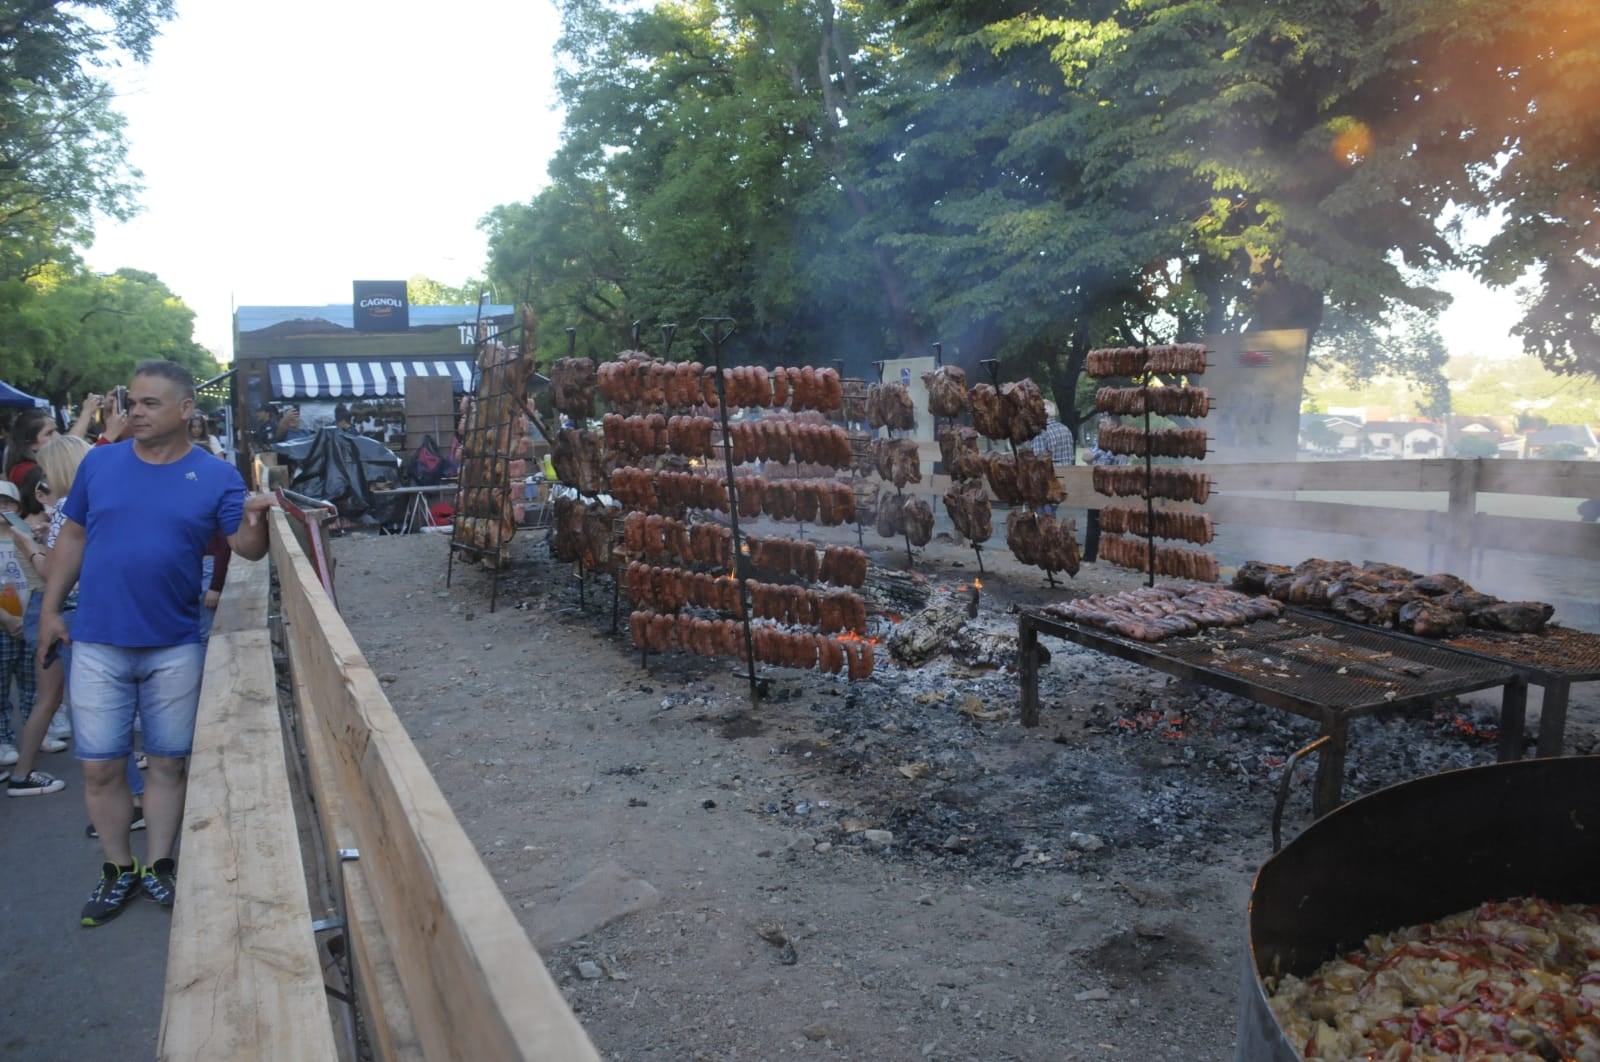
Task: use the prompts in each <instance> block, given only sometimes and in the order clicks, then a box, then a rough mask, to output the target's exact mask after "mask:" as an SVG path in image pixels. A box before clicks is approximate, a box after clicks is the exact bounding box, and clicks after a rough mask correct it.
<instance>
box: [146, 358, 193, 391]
mask: <svg viewBox="0 0 1600 1062" xmlns="http://www.w3.org/2000/svg"><path fill="white" fill-rule="evenodd" d="M133 374H134V375H135V376H157V377H160V378H161V379H163V380H171V381H172V382H173V383H175V384H177V385H178V390H180V391H182V392H183V397H185V398H188V399H191V400H192V399H193V398H194V373H192V372H190V371H189V370H188V369H185V368H184V367H183V366H182V365H179V364H178V363H177V362H175V361H164V360H162V359H161V358H146V359H145V360H144V361H141V362H140V363H139V364H138V366H137V367H136V368H135V369H134V370H133Z"/></svg>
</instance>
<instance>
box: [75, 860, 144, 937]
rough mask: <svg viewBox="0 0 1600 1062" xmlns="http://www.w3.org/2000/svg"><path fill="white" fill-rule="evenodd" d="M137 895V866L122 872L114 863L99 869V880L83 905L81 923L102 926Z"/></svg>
mask: <svg viewBox="0 0 1600 1062" xmlns="http://www.w3.org/2000/svg"><path fill="white" fill-rule="evenodd" d="M138 894H139V865H138V864H137V863H135V864H134V865H133V866H131V867H129V868H128V869H127V870H123V869H122V868H121V867H119V866H117V865H116V864H115V863H106V864H104V865H103V866H101V868H100V880H99V881H98V882H96V883H95V887H94V891H93V892H91V893H90V894H89V902H88V903H86V904H84V905H83V918H82V923H83V924H84V925H86V926H103V925H105V924H106V923H107V922H109V921H111V920H112V919H113V918H115V917H117V915H119V914H121V913H122V909H123V908H124V907H126V906H128V901H129V900H131V899H133V898H134V897H135V896H137V895H138Z"/></svg>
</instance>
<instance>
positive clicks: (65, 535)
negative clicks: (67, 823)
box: [35, 361, 275, 926]
mask: <svg viewBox="0 0 1600 1062" xmlns="http://www.w3.org/2000/svg"><path fill="white" fill-rule="evenodd" d="M193 412H194V377H193V376H192V375H191V374H190V373H189V371H188V370H187V369H185V368H183V367H182V366H181V365H177V364H175V363H173V362H170V361H145V362H141V363H140V364H139V366H138V368H137V369H135V370H134V376H133V383H132V386H131V387H129V389H128V430H129V432H130V434H131V435H132V439H131V440H130V441H128V442H123V443H117V444H115V445H112V446H102V447H98V448H96V449H95V450H93V451H92V452H91V453H90V454H89V455H88V456H87V457H86V458H84V461H83V464H82V465H81V466H80V467H79V469H78V478H77V479H76V480H75V481H74V482H73V484H72V491H71V493H70V494H68V496H67V500H66V501H65V502H64V503H63V510H64V512H65V518H64V522H63V523H62V526H61V532H60V535H59V536H58V538H57V540H56V546H55V549H54V551H53V553H52V556H51V558H50V578H49V582H48V584H47V586H46V588H45V594H44V605H43V616H42V618H41V620H40V630H39V639H40V643H41V644H40V647H38V648H36V649H35V653H36V655H37V657H38V659H39V660H40V662H41V663H42V662H43V659H44V656H45V647H46V646H48V645H52V644H54V643H55V642H57V641H61V642H65V643H66V644H67V646H69V647H70V648H71V650H72V665H71V666H72V673H71V678H70V682H71V686H72V708H73V715H74V721H73V722H74V728H75V731H76V738H75V740H76V746H77V747H76V753H77V756H78V760H79V761H80V762H81V763H82V765H83V777H84V799H85V803H86V804H87V806H88V810H89V818H90V821H91V822H92V823H93V825H94V828H95V830H96V832H97V833H98V834H99V839H100V846H101V848H102V850H103V851H104V855H105V861H104V863H103V865H102V866H101V868H100V878H99V880H98V881H97V882H96V883H95V887H94V891H93V892H92V893H91V894H90V896H89V901H88V902H87V903H86V904H85V905H84V908H83V913H82V915H81V916H80V919H79V922H80V924H81V925H84V926H100V925H104V924H105V923H106V922H108V921H110V920H111V919H113V918H115V917H116V916H117V915H118V914H120V913H121V912H122V911H123V910H124V909H125V908H126V906H127V904H128V903H129V901H131V900H132V899H133V898H134V897H136V896H137V895H138V894H139V893H141V892H143V893H144V894H145V895H146V896H148V897H150V899H152V900H154V901H155V902H156V903H158V904H160V905H161V906H163V907H171V906H172V903H173V900H174V898H175V896H176V893H177V870H178V868H177V863H176V861H175V860H174V859H173V847H174V844H175V842H176V841H177V835H178V826H179V823H180V822H181V821H182V819H183V803H184V796H185V791H186V787H187V774H186V768H187V761H188V757H189V751H190V748H191V746H192V745H193V742H194V727H195V714H196V711H197V709H198V707H199V701H200V678H201V672H202V670H203V668H204V662H205V651H204V650H203V649H202V648H201V645H200V615H199V611H200V608H201V603H200V599H201V595H200V558H201V555H202V554H203V553H204V551H205V547H206V542H207V540H208V539H209V538H210V537H211V535H212V533H213V532H216V531H219V530H220V531H221V532H222V534H223V535H225V536H226V537H227V540H228V543H229V545H230V546H231V547H232V548H233V551H234V552H235V553H237V554H239V555H240V556H242V557H244V558H246V559H247V560H259V559H261V558H262V557H263V556H265V555H266V552H267V523H266V519H265V517H266V512H267V510H268V509H270V508H272V507H273V506H274V505H275V500H274V498H273V497H272V495H258V496H255V497H251V498H247V497H246V496H245V485H244V480H243V479H242V478H240V476H239V473H238V471H237V470H236V469H235V468H234V467H233V466H232V465H230V464H228V463H227V462H226V461H218V460H217V459H216V458H214V457H211V456H210V455H208V454H206V453H204V452H202V451H201V450H199V449H197V448H196V447H194V446H193V445H191V444H190V442H189V439H188V420H189V416H190V414H192V413H193ZM80 578H81V585H80V588H79V597H80V600H81V602H82V607H81V608H80V609H79V610H78V616H77V619H76V621H75V622H74V624H73V626H72V628H71V629H70V630H69V629H68V627H67V624H66V621H65V620H64V619H63V616H62V606H63V604H64V603H65V601H66V598H67V593H68V591H69V589H70V588H71V587H72V585H73V584H74V583H79V582H80ZM136 718H137V719H138V720H139V721H140V723H141V725H142V729H143V737H144V751H145V754H146V756H147V758H148V760H149V765H150V766H149V773H148V775H147V776H146V778H145V821H146V822H147V824H148V832H147V833H146V835H145V836H146V855H145V859H144V861H143V862H142V863H141V862H140V861H139V860H136V859H135V858H134V856H133V847H132V843H131V838H130V835H129V828H130V825H131V816H132V812H131V808H132V802H131V798H130V796H129V793H128V786H127V782H126V778H125V772H126V768H127V760H128V758H129V756H131V755H132V753H133V742H132V735H133V723H134V720H135V719H136Z"/></svg>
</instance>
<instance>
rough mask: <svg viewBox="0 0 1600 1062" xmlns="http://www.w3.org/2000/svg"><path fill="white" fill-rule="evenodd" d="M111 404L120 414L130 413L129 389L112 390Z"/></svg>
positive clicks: (117, 388) (118, 388)
mask: <svg viewBox="0 0 1600 1062" xmlns="http://www.w3.org/2000/svg"><path fill="white" fill-rule="evenodd" d="M111 404H112V405H114V406H115V407H116V409H117V412H118V413H126V412H128V389H127V388H126V387H116V388H112V391H111Z"/></svg>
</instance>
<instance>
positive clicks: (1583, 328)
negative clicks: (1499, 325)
mask: <svg viewBox="0 0 1600 1062" xmlns="http://www.w3.org/2000/svg"><path fill="white" fill-rule="evenodd" d="M560 9H561V12H562V16H563V26H564V33H563V36H562V38H561V41H560V43H559V46H558V48H559V52H560V55H561V62H562V66H561V73H560V78H559V89H560V92H561V94H562V98H563V101H564V102H565V104H566V106H567V124H566V129H565V132H564V137H563V142H562V145H561V148H560V150H559V151H558V152H557V154H556V157H555V159H554V161H553V162H552V164H551V167H550V183H549V185H548V186H547V187H546V188H545V189H544V190H543V191H541V192H540V193H539V194H538V195H537V196H535V197H534V198H532V199H531V200H530V201H529V202H527V203H523V204H509V205H503V206H500V207H497V208H495V209H494V210H493V211H492V212H491V213H490V214H489V216H488V217H487V218H485V221H484V227H485V229H486V231H487V232H488V233H489V236H490V247H491V261H490V273H491V277H492V278H494V279H495V280H496V281H497V282H503V283H508V284H512V285H514V286H516V287H517V289H518V290H521V288H522V286H523V285H525V284H526V285H530V286H531V290H533V291H534V292H535V293H536V294H535V298H536V300H537V301H539V302H540V310H541V313H542V319H544V320H546V321H548V322H550V323H551V324H554V325H556V326H558V327H561V326H571V327H575V328H578V329H579V330H580V335H582V336H584V337H585V345H586V347H590V348H591V349H593V350H594V351H595V352H605V351H606V350H608V349H615V348H616V346H617V345H619V344H620V343H621V342H623V339H624V336H625V334H626V329H627V327H628V325H629V323H630V322H632V321H634V320H637V319H643V320H645V321H646V322H647V323H649V322H656V321H667V320H674V321H680V322H686V321H692V320H693V319H694V318H695V317H697V316H700V315H703V314H721V315H728V316H733V317H736V318H738V319H739V320H740V322H741V326H742V341H743V342H745V343H746V344H747V346H748V349H749V351H750V352H751V353H753V354H754V355H755V356H756V357H758V358H762V359H773V360H777V359H783V360H798V361H819V360H831V359H832V358H835V357H840V356H843V357H846V358H847V359H849V360H850V363H851V368H852V370H853V371H857V372H860V371H864V369H865V367H866V366H865V363H866V362H867V361H868V360H872V359H877V358H882V357H894V356H901V355H904V354H907V353H912V354H915V353H922V352H924V351H925V350H926V345H927V343H928V341H929V340H931V339H935V338H937V339H941V340H942V341H944V343H945V349H946V352H947V355H954V356H955V357H956V358H958V359H959V360H960V361H962V362H964V363H966V364H968V365H969V366H971V365H973V364H974V363H975V362H977V361H978V360H979V359H982V358H999V359H1001V360H1002V361H1003V362H1005V363H1006V364H1008V365H1010V366H1012V368H1013V370H1014V371H1018V372H1022V371H1026V372H1032V373H1035V374H1037V375H1039V376H1041V377H1042V378H1043V379H1044V380H1047V381H1048V382H1049V384H1050V387H1051V389H1052V390H1053V391H1054V393H1055V394H1056V395H1057V396H1058V397H1061V396H1072V395H1075V394H1081V393H1082V391H1081V389H1079V388H1078V387H1077V384H1078V382H1079V381H1078V377H1079V370H1080V369H1081V365H1082V356H1083V354H1084V352H1086V351H1087V350H1088V349H1089V347H1091V346H1095V345H1101V344H1106V343H1137V342H1157V341H1171V340H1177V341H1190V340H1197V339H1200V338H1202V337H1203V336H1205V335H1206V334H1208V333H1216V332H1228V331H1238V330H1244V329H1250V328H1281V327H1293V328H1306V329H1308V330H1309V331H1311V332H1312V333H1313V335H1319V334H1320V335H1321V336H1322V337H1323V338H1325V339H1327V340H1328V341H1329V342H1327V343H1325V344H1323V345H1322V349H1324V350H1329V351H1332V352H1334V353H1335V354H1336V355H1337V356H1338V357H1340V358H1341V359H1343V360H1345V361H1346V363H1347V365H1348V366H1349V367H1350V371H1351V372H1352V373H1353V374H1355V375H1360V374H1363V373H1375V372H1385V371H1404V372H1409V373H1411V374H1412V375H1414V376H1417V377H1418V378H1420V379H1423V380H1426V381H1428V382H1429V383H1430V385H1431V386H1432V388H1433V397H1432V399H1431V400H1430V402H1431V407H1432V408H1433V409H1434V410H1435V411H1437V412H1443V411H1445V410H1446V409H1448V407H1449V394H1448V391H1446V390H1445V389H1444V387H1443V382H1442V377H1441V375H1440V374H1441V371H1442V367H1443V365H1444V361H1445V353H1446V352H1445V351H1444V349H1443V345H1442V343H1439V342H1438V341H1437V333H1436V332H1435V331H1433V327H1432V321H1433V318H1434V316H1435V315H1436V313H1437V311H1438V310H1439V309H1440V308H1441V307H1442V306H1443V305H1445V303H1446V301H1447V297H1446V296H1445V295H1444V294H1443V293H1442V292H1441V291H1439V290H1438V289H1437V288H1436V287H1435V284H1434V281H1433V276H1434V275H1435V273H1436V272H1437V271H1438V270H1439V269H1441V268H1445V267H1461V266H1464V267H1468V268H1470V269H1472V270H1473V271H1474V272H1475V273H1476V274H1477V275H1478V276H1480V277H1481V278H1483V279H1484V280H1486V281H1488V282H1490V283H1495V284H1511V283H1518V282H1522V283H1527V284H1529V285H1530V287H1531V296H1530V301H1529V303H1528V307H1527V314H1526V316H1525V317H1524V319H1523V320H1522V322H1521V323H1520V324H1519V326H1518V331H1519V334H1521V335H1522V337H1523V339H1524V342H1525V343H1526V344H1527V346H1528V349H1529V350H1530V351H1531V352H1534V353H1537V354H1538V355H1539V357H1540V358H1541V359H1542V361H1543V362H1544V364H1546V365H1547V366H1549V367H1550V368H1551V369H1552V370H1554V371H1556V372H1588V373H1600V346H1597V342H1600V341H1597V331H1596V326H1597V322H1600V319H1597V316H1596V315H1597V314H1600V298H1597V296H1600V272H1597V270H1600V247H1597V246H1596V240H1597V233H1600V218H1597V217H1596V211H1597V210H1600V198H1597V197H1600V109H1597V108H1594V107H1593V106H1592V103H1591V101H1592V99H1593V98H1595V93H1594V91H1593V90H1594V88H1595V87H1596V82H1597V81H1600V5H1594V4H1592V3H1591V2H1590V0H1549V2H1547V3H1545V4H1541V5H1521V6H1511V5H1503V4H1498V3H1496V2H1493V0H1382V2H1380V0H1283V2H1281V3H1275V4H1269V5H1263V4H1261V3H1260V2H1259V0H1055V2H1047V3H1042V4H1041V3H1023V2H1021V0H981V2H980V0H805V2H800V3H795V2H785V0H677V2H671V3H667V2H663V3H657V4H655V5H653V6H649V7H640V6H639V5H637V4H631V3H621V2H616V3H610V2H607V0H562V3H561V4H560ZM1473 214H1481V215H1485V216H1494V217H1498V218H1502V219H1504V224H1503V226H1501V227H1500V228H1499V229H1498V230H1497V232H1496V234H1495V235H1494V236H1493V237H1492V238H1491V239H1489V240H1488V241H1487V242H1485V243H1483V244H1482V245H1474V244H1472V243H1470V242H1469V241H1468V240H1467V237H1466V236H1465V229H1464V228H1463V226H1462V225H1461V224H1460V221H1461V219H1462V218H1464V217H1469V216H1471V215H1473ZM1062 406H1063V413H1064V414H1065V415H1066V416H1065V418H1064V419H1068V420H1069V423H1071V424H1073V426H1074V427H1076V417H1075V416H1073V415H1072V414H1071V413H1069V407H1070V406H1071V401H1070V398H1069V400H1068V401H1065V402H1062Z"/></svg>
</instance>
